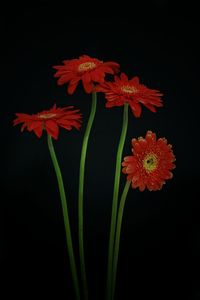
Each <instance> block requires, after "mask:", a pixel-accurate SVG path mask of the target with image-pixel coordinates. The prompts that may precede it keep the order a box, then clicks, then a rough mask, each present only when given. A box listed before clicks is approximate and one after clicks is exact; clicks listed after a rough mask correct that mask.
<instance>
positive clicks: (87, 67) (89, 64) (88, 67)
mask: <svg viewBox="0 0 200 300" xmlns="http://www.w3.org/2000/svg"><path fill="white" fill-rule="evenodd" d="M95 67H96V65H95V63H94V62H90V61H87V62H85V63H82V64H80V65H79V67H78V70H79V72H83V71H88V70H92V69H94V68H95Z"/></svg>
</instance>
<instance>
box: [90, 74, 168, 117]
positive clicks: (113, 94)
mask: <svg viewBox="0 0 200 300" xmlns="http://www.w3.org/2000/svg"><path fill="white" fill-rule="evenodd" d="M96 91H99V92H104V93H105V97H106V99H107V103H106V107H113V106H122V105H124V103H126V102H128V103H129V104H130V107H131V109H132V112H133V114H134V116H135V117H140V115H141V111H142V108H141V104H143V105H144V106H146V107H147V108H148V109H149V110H151V111H152V112H156V109H155V106H157V107H161V106H163V105H162V100H161V99H160V97H161V96H162V94H161V93H160V92H159V91H157V90H152V89H149V88H147V87H146V86H145V85H143V84H140V83H139V78H138V77H133V78H132V79H131V80H128V77H127V76H126V74H124V73H122V74H121V76H120V78H119V77H117V76H115V81H114V82H104V83H102V84H100V85H99V86H97V87H96Z"/></svg>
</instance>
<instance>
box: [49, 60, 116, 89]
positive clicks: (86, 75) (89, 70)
mask: <svg viewBox="0 0 200 300" xmlns="http://www.w3.org/2000/svg"><path fill="white" fill-rule="evenodd" d="M63 63H64V66H54V67H53V68H54V69H56V70H58V71H57V72H56V73H55V75H54V77H58V78H59V79H58V84H59V85H62V84H65V83H69V85H68V93H69V94H73V93H74V91H75V89H76V87H77V85H78V82H79V81H80V80H82V82H83V87H84V90H85V91H86V93H91V92H92V91H93V88H94V84H95V83H103V82H104V77H105V74H106V73H108V74H115V73H117V72H119V64H118V63H115V62H105V63H104V62H103V61H100V60H98V59H96V58H91V57H90V56H87V55H83V56H80V57H79V58H78V59H71V60H64V61H63Z"/></svg>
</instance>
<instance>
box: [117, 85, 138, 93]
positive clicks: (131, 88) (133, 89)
mask: <svg viewBox="0 0 200 300" xmlns="http://www.w3.org/2000/svg"><path fill="white" fill-rule="evenodd" d="M121 90H122V91H123V92H125V93H127V94H135V93H137V91H138V90H137V89H136V87H134V86H130V85H124V86H122V87H121Z"/></svg>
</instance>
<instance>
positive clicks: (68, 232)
mask: <svg viewBox="0 0 200 300" xmlns="http://www.w3.org/2000/svg"><path fill="white" fill-rule="evenodd" d="M47 141H48V147H49V151H50V155H51V159H52V162H53V166H54V169H55V172H56V177H57V180H58V187H59V191H60V198H61V203H62V211H63V219H64V225H65V233H66V239H67V248H68V255H69V263H70V267H71V272H72V280H73V285H74V291H75V294H76V299H77V300H80V291H79V284H78V276H77V270H76V263H75V258H74V251H73V244H72V237H71V230H70V223H69V215H68V208H67V202H66V195H65V189H64V184H63V179H62V174H61V171H60V167H59V164H58V161H57V158H56V154H55V151H54V147H53V143H52V139H51V136H50V135H49V134H48V135H47Z"/></svg>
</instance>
